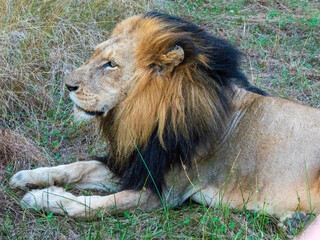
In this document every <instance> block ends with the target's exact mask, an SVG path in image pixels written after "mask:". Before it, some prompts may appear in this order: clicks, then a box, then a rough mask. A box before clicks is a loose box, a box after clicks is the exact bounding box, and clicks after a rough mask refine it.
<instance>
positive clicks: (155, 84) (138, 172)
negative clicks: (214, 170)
mask: <svg viewBox="0 0 320 240" xmlns="http://www.w3.org/2000/svg"><path fill="white" fill-rule="evenodd" d="M239 58H240V54H239V52H238V51H237V50H236V49H235V48H234V47H232V46H231V45H230V44H229V43H227V42H226V41H224V40H220V39H217V38H215V37H212V36H211V35H209V34H208V33H207V32H206V31H204V30H202V29H201V28H199V27H198V26H196V25H194V24H191V23H189V22H186V21H184V20H182V19H179V18H175V17H171V16H168V15H164V14H160V13H154V12H152V13H147V14H145V15H138V16H134V17H131V18H128V19H127V20H124V21H123V22H121V23H119V24H118V25H117V26H116V28H115V30H114V31H113V33H112V35H111V38H110V39H109V40H107V41H105V42H103V43H101V44H99V45H98V46H97V47H96V49H95V51H94V53H93V55H92V57H91V58H90V59H89V60H88V61H87V62H86V63H85V64H84V65H83V66H81V67H80V68H78V69H77V70H75V71H73V72H72V73H71V74H70V75H69V77H68V78H67V79H66V84H67V87H68V89H69V90H70V97H71V99H72V100H73V102H74V103H75V109H76V112H77V113H81V114H82V115H84V116H87V117H95V118H96V119H97V120H98V122H99V123H100V127H101V129H102V133H103V134H104V135H105V136H106V138H107V139H108V141H109V142H110V145H111V150H110V157H109V158H108V159H107V160H106V162H107V163H108V165H109V166H110V168H111V169H113V170H114V171H115V172H116V173H117V174H118V175H119V176H120V177H121V178H122V181H123V185H124V186H125V187H127V188H140V187H141V186H143V184H144V183H145V180H146V177H147V176H148V174H151V175H152V176H153V177H154V179H155V183H156V184H157V185H158V188H160V186H161V185H162V181H163V175H164V172H165V170H166V169H167V168H168V167H169V166H170V165H171V164H175V162H179V163H180V162H182V163H184V164H189V163H190V161H191V158H192V155H194V154H197V152H196V149H197V147H198V146H199V145H201V146H202V147H207V148H212V149H213V147H214V144H215V143H216V142H217V141H219V139H220V138H221V136H222V134H223V133H224V132H225V125H226V122H227V118H228V114H229V111H230V101H231V98H232V90H231V89H232V85H234V84H237V85H240V86H242V87H246V88H252V86H250V84H249V83H248V81H247V80H246V78H245V77H244V76H243V74H242V73H241V72H240V71H239ZM141 158H143V160H144V161H145V163H146V165H147V167H148V171H147V169H146V166H145V165H144V163H143V162H142V161H141ZM137 176H139V177H137ZM148 182H150V184H149V185H150V187H151V188H153V187H152V186H153V184H154V183H152V182H151V181H148ZM147 185H148V184H147Z"/></svg>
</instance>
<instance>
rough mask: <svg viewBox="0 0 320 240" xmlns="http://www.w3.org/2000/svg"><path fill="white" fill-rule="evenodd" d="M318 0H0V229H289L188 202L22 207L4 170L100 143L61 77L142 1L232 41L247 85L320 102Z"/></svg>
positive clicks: (86, 232) (270, 235) (41, 234)
mask: <svg viewBox="0 0 320 240" xmlns="http://www.w3.org/2000/svg"><path fill="white" fill-rule="evenodd" d="M319 9H320V4H319V1H317V0H314V1H303V0H285V1H272V0H265V1H260V0H232V1H226V0H216V1H209V0H207V1H190V0H173V1H169V0H157V1H156V0H154V1H151V0H149V1H148V0H139V1H129V0H113V1H111V0H109V1H105V0H103V1H102V0H95V1H94V0H86V1H82V0H51V1H43V0H32V1H29V0H13V1H12V0H1V1H0V30H1V31H0V69H1V70H0V103H1V104H0V113H1V118H0V128H1V127H2V128H8V129H13V130H15V131H17V132H20V135H16V134H13V135H12V134H11V132H8V131H7V130H6V131H4V130H2V131H1V132H0V142H1V146H0V158H1V164H0V166H1V169H2V176H3V181H2V183H1V185H0V202H1V205H2V207H1V209H0V239H1V238H8V239H16V238H17V239H22V238H23V239H24V238H26V239H28V238H32V239H33V238H36V239H38V238H46V239H58V238H59V239H80V238H90V239H91V238H98V239H100V238H107V239H108V238H129V239H132V238H196V239H197V238H213V239H217V238H219V239H247V238H248V239H284V238H287V237H289V235H287V234H286V233H282V229H281V228H277V227H276V225H277V221H278V220H276V219H273V218H272V217H270V216H266V215H265V214H263V213H252V212H247V211H245V210H244V211H233V210H230V209H229V208H228V206H222V207H218V208H216V209H206V208H205V207H203V206H198V205H194V204H192V203H190V204H186V205H184V206H183V207H182V208H181V209H179V210H178V211H174V210H169V211H168V213H163V212H161V211H155V212H152V213H135V214H129V213H128V214H125V215H124V216H106V217H104V218H103V219H102V220H103V221H97V222H82V221H77V220H74V219H69V218H67V217H59V216H52V215H51V214H50V213H48V214H42V213H30V212H29V211H24V210H22V209H21V208H20V206H19V204H18V201H19V198H20V196H21V195H22V194H23V192H17V191H14V192H12V191H11V190H10V189H9V188H8V180H9V178H10V176H11V175H12V173H14V172H16V171H17V170H18V169H28V168H32V167H34V166H40V165H41V164H43V161H44V163H45V164H46V165H55V164H61V163H67V162H70V161H74V160H75V159H79V156H80V158H82V156H87V155H92V154H101V153H102V152H103V151H104V145H103V143H101V142H99V141H98V140H97V134H96V133H95V132H94V131H92V126H90V125H80V126H79V125H75V124H74V123H73V118H72V117H71V116H70V113H71V102H70V100H69V99H68V97H67V94H66V93H65V89H64V85H63V81H62V80H63V78H64V77H65V76H66V74H68V72H70V71H71V70H72V69H75V68H76V67H78V66H79V65H80V64H81V63H82V62H84V61H85V60H86V59H87V58H88V57H89V56H90V54H91V53H92V49H93V47H94V46H95V45H96V44H97V43H99V42H101V41H102V40H104V39H105V33H106V32H107V31H110V30H111V29H112V28H113V26H114V25H115V23H116V22H118V21H120V20H121V19H124V18H126V17H128V16H130V15H133V14H136V13H140V12H145V11H148V10H158V11H162V12H168V13H170V14H174V15H178V16H182V17H184V18H186V19H188V20H190V21H193V22H195V23H197V24H199V25H201V26H203V27H204V28H206V29H207V30H208V31H210V32H212V33H213V34H215V35H216V36H218V37H222V38H226V39H229V40H231V41H232V42H233V43H235V44H236V45H237V46H238V47H239V48H240V49H241V51H242V52H243V53H244V65H243V66H244V71H245V72H246V74H247V76H248V77H249V79H250V80H251V81H252V82H253V83H254V84H255V85H258V86H259V87H261V88H263V89H265V90H267V91H269V92H270V93H271V94H273V95H278V96H281V97H287V98H292V99H295V100H297V101H300V102H302V103H303V104H307V105H311V106H314V107H320V93H319V87H320V73H319V71H320V61H319V59H320V52H319V49H320V32H319V21H320V10H319ZM7 134H10V135H9V136H10V137H8V135H7ZM21 134H22V135H23V136H27V137H28V138H30V139H33V140H32V141H30V140H27V139H25V138H24V137H23V136H22V135H21ZM17 139H19V141H18V140H17ZM11 143H13V144H11ZM34 143H35V144H34ZM8 146H9V148H8ZM39 149H40V150H39ZM21 150H22V152H21ZM23 151H25V152H23ZM9 152H10V154H8V153H9ZM42 152H46V154H48V157H47V155H46V154H42ZM31 153H34V154H31ZM38 159H40V161H38ZM13 160H14V161H13ZM82 193H84V194H90V192H86V191H84V192H82Z"/></svg>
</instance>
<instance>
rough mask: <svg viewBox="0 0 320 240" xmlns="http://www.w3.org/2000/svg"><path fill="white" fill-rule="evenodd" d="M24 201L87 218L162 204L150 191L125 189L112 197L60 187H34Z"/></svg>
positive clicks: (31, 204) (23, 202) (144, 208)
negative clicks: (76, 193) (84, 194)
mask: <svg viewBox="0 0 320 240" xmlns="http://www.w3.org/2000/svg"><path fill="white" fill-rule="evenodd" d="M21 204H22V205H23V206H24V207H26V208H29V209H36V210H41V209H42V210H48V211H50V212H53V213H56V214H67V215H69V216H71V217H84V218H94V217H96V216H97V214H98V215H99V212H100V213H104V212H106V213H109V214H115V213H121V212H125V211H133V210H135V209H141V210H151V209H154V208H156V207H159V206H161V205H160V200H159V198H158V197H157V196H156V195H154V194H153V193H152V192H151V191H150V190H142V191H140V192H139V191H133V190H125V191H121V192H118V193H115V194H111V195H108V196H74V195H72V194H71V193H68V192H66V191H65V190H64V189H63V188H60V187H50V188H47V189H42V190H32V191H30V192H28V193H27V194H26V195H25V196H24V197H23V199H22V201H21Z"/></svg>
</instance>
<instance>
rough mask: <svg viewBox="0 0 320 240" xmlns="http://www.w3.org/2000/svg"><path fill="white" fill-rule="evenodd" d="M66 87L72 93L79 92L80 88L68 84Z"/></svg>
mask: <svg viewBox="0 0 320 240" xmlns="http://www.w3.org/2000/svg"><path fill="white" fill-rule="evenodd" d="M66 87H67V89H68V90H69V91H70V92H73V91H77V90H78V88H79V87H78V86H70V85H68V84H66Z"/></svg>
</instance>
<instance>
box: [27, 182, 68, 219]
mask: <svg viewBox="0 0 320 240" xmlns="http://www.w3.org/2000/svg"><path fill="white" fill-rule="evenodd" d="M66 195H67V196H66ZM73 197H74V196H73V195H72V194H70V193H67V192H66V191H65V190H64V189H63V188H60V187H54V186H52V187H50V188H46V189H41V190H32V191H30V192H28V193H26V194H25V195H24V196H23V198H22V200H21V206H22V207H23V208H27V209H32V210H37V211H39V210H48V211H50V212H54V213H57V214H64V213H65V211H64V209H63V202H64V201H65V199H70V200H72V198H73Z"/></svg>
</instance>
